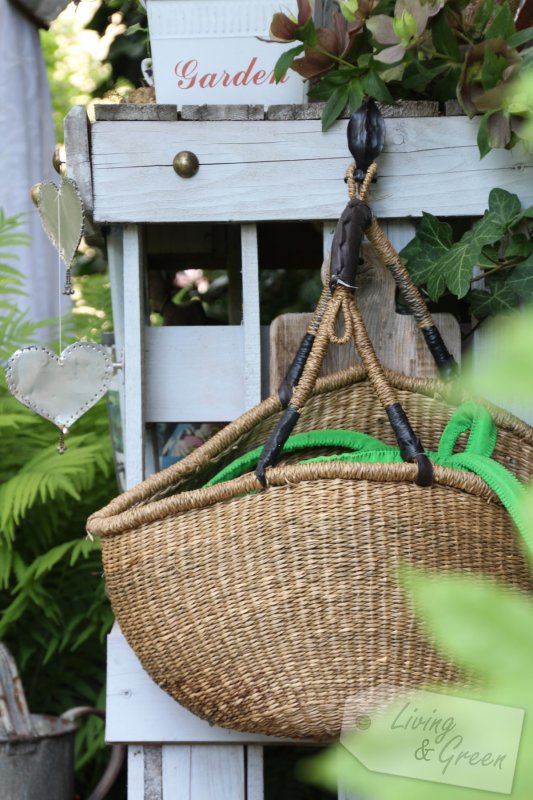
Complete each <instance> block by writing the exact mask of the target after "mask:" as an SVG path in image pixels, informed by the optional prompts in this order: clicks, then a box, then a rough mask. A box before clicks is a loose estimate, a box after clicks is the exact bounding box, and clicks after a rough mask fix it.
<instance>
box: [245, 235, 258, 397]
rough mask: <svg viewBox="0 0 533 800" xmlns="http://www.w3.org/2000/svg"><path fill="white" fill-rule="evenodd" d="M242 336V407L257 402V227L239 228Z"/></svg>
mask: <svg viewBox="0 0 533 800" xmlns="http://www.w3.org/2000/svg"><path fill="white" fill-rule="evenodd" d="M241 263H242V299H243V313H242V323H243V335H244V342H243V343H244V364H243V366H244V406H245V408H252V407H253V406H255V405H257V404H258V403H260V402H261V325H260V321H259V262H258V251H257V226H256V225H242V226H241Z"/></svg>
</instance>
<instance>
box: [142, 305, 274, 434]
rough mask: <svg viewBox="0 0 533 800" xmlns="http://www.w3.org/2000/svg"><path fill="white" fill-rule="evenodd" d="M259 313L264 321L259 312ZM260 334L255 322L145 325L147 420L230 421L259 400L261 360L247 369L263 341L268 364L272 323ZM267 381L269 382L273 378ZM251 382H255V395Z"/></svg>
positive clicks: (145, 415)
mask: <svg viewBox="0 0 533 800" xmlns="http://www.w3.org/2000/svg"><path fill="white" fill-rule="evenodd" d="M251 317H252V314H251V312H250V320H251ZM253 318H254V319H256V318H257V321H258V314H257V315H256V314H255V313H254V314H253ZM247 319H248V314H247ZM259 333H260V335H259V336H258V335H257V329H256V325H255V323H254V322H251V321H248V322H246V323H245V324H244V325H227V326H222V325H220V326H219V325H217V326H215V325H213V326H194V325H191V326H175V327H154V328H149V327H147V328H145V331H144V348H145V350H144V353H145V360H144V376H145V377H144V403H145V406H144V417H145V421H146V422H228V421H229V420H232V419H234V418H235V417H238V416H239V415H240V414H242V413H243V411H245V410H246V408H248V407H249V405H253V404H255V403H256V402H259V399H260V396H259V392H260V390H261V367H260V362H259V360H257V361H256V362H255V363H251V364H250V368H249V370H248V373H247V372H246V369H247V368H245V364H244V361H243V357H244V353H245V352H248V353H252V354H254V355H253V358H257V349H256V348H257V347H259V346H260V348H261V363H263V362H265V359H266V361H267V365H268V344H269V342H268V335H269V329H268V326H267V325H263V326H261V327H260V328H259ZM250 358H252V356H250ZM267 373H268V368H267V370H266V374H267ZM161 375H164V376H165V389H164V391H161ZM263 383H264V384H265V385H268V380H266V381H265V380H263ZM245 385H246V386H249V387H250V394H249V397H247V396H246V397H245Z"/></svg>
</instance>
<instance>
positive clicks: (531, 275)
mask: <svg viewBox="0 0 533 800" xmlns="http://www.w3.org/2000/svg"><path fill="white" fill-rule="evenodd" d="M505 285H506V287H508V288H509V290H510V291H512V292H514V294H515V296H516V299H517V300H519V301H521V302H524V303H530V302H531V301H532V300H533V255H530V256H529V257H528V258H526V259H525V261H522V263H521V264H519V265H518V266H517V267H515V268H514V269H513V271H512V272H511V274H510V275H509V276H508V278H507V280H506V281H505Z"/></svg>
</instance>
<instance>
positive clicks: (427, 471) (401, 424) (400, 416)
mask: <svg viewBox="0 0 533 800" xmlns="http://www.w3.org/2000/svg"><path fill="white" fill-rule="evenodd" d="M385 411H386V412H387V416H388V418H389V422H390V424H391V426H392V429H393V430H394V433H395V436H396V439H397V441H398V446H399V448H400V454H401V456H402V458H403V460H404V461H416V463H417V464H418V478H417V481H416V482H417V483H418V485H419V486H430V485H431V483H432V480H433V467H432V465H431V461H430V460H429V459H428V457H427V456H426V454H425V452H424V447H423V445H422V442H421V441H420V439H419V438H418V437H417V436H416V434H415V432H414V431H413V429H412V428H411V424H410V422H409V420H408V419H407V414H406V413H405V411H404V410H403V408H402V406H401V405H400V403H394V404H393V405H391V406H387V408H386V409H385Z"/></svg>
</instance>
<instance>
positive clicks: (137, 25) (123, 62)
mask: <svg viewBox="0 0 533 800" xmlns="http://www.w3.org/2000/svg"><path fill="white" fill-rule="evenodd" d="M116 15H118V17H119V19H120V21H121V24H122V25H123V26H124V29H123V31H121V32H119V33H118V34H117V35H116V36H115V37H114V38H113V41H112V42H111V45H110V47H109V51H108V53H107V56H106V58H105V61H104V63H105V64H106V65H107V66H108V68H109V72H108V73H107V74H106V76H104V77H103V78H102V79H101V80H100V81H99V82H98V83H97V86H96V87H95V89H94V92H93V94H94V95H95V96H96V97H101V96H102V95H103V94H105V93H106V92H110V91H114V90H115V89H116V88H117V85H120V84H121V83H124V82H125V83H126V84H127V85H129V86H140V85H141V79H142V76H141V69H140V63H141V61H142V60H143V58H146V57H147V56H149V55H150V53H149V42H148V27H147V21H146V11H145V9H144V8H143V7H142V5H141V3H140V2H137V0H102V2H101V3H99V4H98V5H97V7H96V11H95V13H94V16H93V18H92V19H91V21H90V22H89V23H88V24H87V26H86V27H87V29H88V30H91V31H95V32H96V33H97V34H98V35H99V36H100V37H104V36H106V34H107V33H108V31H109V27H110V25H111V23H112V18H113V19H116Z"/></svg>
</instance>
